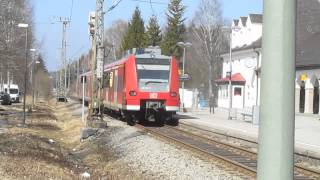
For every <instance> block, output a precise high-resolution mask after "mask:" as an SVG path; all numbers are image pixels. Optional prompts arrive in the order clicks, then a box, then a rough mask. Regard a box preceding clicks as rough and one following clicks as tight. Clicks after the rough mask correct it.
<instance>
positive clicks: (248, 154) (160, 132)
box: [136, 124, 320, 180]
mask: <svg viewBox="0 0 320 180" xmlns="http://www.w3.org/2000/svg"><path fill="white" fill-rule="evenodd" d="M136 127H137V128H139V129H142V130H144V131H146V132H148V133H150V134H153V135H155V136H157V137H161V138H164V139H166V140H169V141H170V142H174V143H178V144H180V145H183V146H185V147H187V148H189V149H192V150H195V151H198V152H201V153H202V154H205V155H207V156H210V157H213V158H216V159H219V160H222V161H223V162H225V163H229V164H232V165H233V166H235V167H237V168H241V169H242V170H245V171H247V173H248V174H250V176H253V175H256V172H257V170H256V168H252V167H250V166H248V165H245V163H246V164H257V161H256V158H257V153H256V152H253V151H250V150H248V149H245V148H241V147H237V146H233V145H231V144H228V143H224V142H219V141H217V140H213V139H209V138H207V137H204V136H200V135H197V134H194V133H191V132H188V131H185V130H181V129H178V128H176V127H171V126H164V127H161V128H159V127H145V126H142V125H140V124H137V125H136ZM197 129H200V128H197ZM166 131H167V132H168V131H174V133H176V134H179V135H181V136H184V137H187V138H191V139H193V140H200V141H202V143H207V144H209V145H212V146H217V147H219V148H220V150H221V151H223V150H224V151H226V152H232V153H235V155H237V156H238V157H236V156H231V157H229V158H228V155H225V156H223V155H219V154H217V153H214V152H209V151H206V150H204V149H202V148H201V147H197V146H195V145H192V144H190V143H188V142H184V141H183V140H180V139H179V138H177V137H172V136H170V133H166ZM183 134H184V135H183ZM219 135H222V134H219ZM173 136H174V135H173ZM180 138H181V137H180ZM233 138H236V137H233ZM182 139H183V138H182ZM220 150H219V151H220ZM244 154H245V155H244ZM229 156H230V155H229ZM232 158H233V159H238V160H239V159H246V158H248V161H246V162H245V163H240V162H237V161H235V160H232ZM239 161H241V160H239ZM253 166H255V165H253ZM294 179H310V180H312V179H320V172H318V171H316V170H312V169H309V168H306V167H302V166H299V165H295V178H294Z"/></svg>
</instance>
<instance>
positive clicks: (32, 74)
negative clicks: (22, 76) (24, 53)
mask: <svg viewBox="0 0 320 180" xmlns="http://www.w3.org/2000/svg"><path fill="white" fill-rule="evenodd" d="M34 65H35V52H34V54H33V62H32V69H31V85H32V108H33V107H34V87H35V84H34V76H35V75H34V71H35V68H34Z"/></svg>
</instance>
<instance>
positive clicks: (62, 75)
mask: <svg viewBox="0 0 320 180" xmlns="http://www.w3.org/2000/svg"><path fill="white" fill-rule="evenodd" d="M59 22H61V23H62V41H61V57H60V58H61V59H60V72H59V88H58V99H57V100H58V101H60V100H62V99H63V101H64V102H66V101H67V94H66V93H67V62H66V54H67V39H66V30H67V25H68V24H69V23H70V20H69V19H68V18H62V17H60V19H59Z"/></svg>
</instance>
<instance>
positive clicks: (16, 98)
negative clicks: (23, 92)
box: [3, 84, 20, 102]
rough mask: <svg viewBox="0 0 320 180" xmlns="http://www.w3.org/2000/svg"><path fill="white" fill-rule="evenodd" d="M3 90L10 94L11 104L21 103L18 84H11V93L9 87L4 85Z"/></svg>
mask: <svg viewBox="0 0 320 180" xmlns="http://www.w3.org/2000/svg"><path fill="white" fill-rule="evenodd" d="M3 89H4V91H5V92H7V93H9V94H10V98H11V102H20V91H19V86H18V85H17V84H10V91H9V92H8V85H7V84H4V85H3Z"/></svg>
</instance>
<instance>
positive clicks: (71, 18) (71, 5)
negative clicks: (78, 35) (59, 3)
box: [69, 0, 73, 21]
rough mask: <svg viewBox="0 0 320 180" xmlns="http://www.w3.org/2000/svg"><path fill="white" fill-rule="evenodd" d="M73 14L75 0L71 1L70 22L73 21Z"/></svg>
mask: <svg viewBox="0 0 320 180" xmlns="http://www.w3.org/2000/svg"><path fill="white" fill-rule="evenodd" d="M72 12H73V0H71V10H70V18H69V19H70V21H71V19H72Z"/></svg>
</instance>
